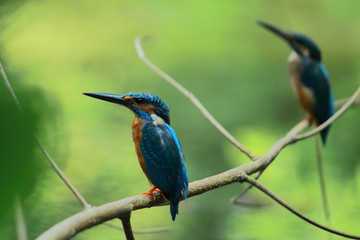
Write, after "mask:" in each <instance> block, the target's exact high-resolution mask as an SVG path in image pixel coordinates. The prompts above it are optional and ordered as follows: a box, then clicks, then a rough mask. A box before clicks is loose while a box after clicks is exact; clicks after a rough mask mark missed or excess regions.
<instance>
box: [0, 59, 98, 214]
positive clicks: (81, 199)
mask: <svg viewBox="0 0 360 240" xmlns="http://www.w3.org/2000/svg"><path fill="white" fill-rule="evenodd" d="M0 75H1V76H2V79H3V83H4V85H5V86H6V88H7V90H8V92H9V93H10V95H11V97H12V98H13V100H14V101H15V103H16V105H17V106H18V108H19V109H20V111H22V106H21V104H20V102H19V100H18V98H17V97H16V94H15V92H14V89H13V88H12V86H11V84H10V81H9V79H8V77H7V75H6V72H5V69H4V67H3V66H2V64H1V62H0ZM33 137H34V139H35V141H36V143H37V145H38V147H39V149H40V150H41V152H42V153H43V154H44V156H45V158H46V159H47V160H48V162H49V163H50V165H51V167H52V168H53V169H54V171H55V172H56V173H57V175H58V176H59V177H60V178H61V180H62V181H63V182H64V183H65V184H66V186H67V187H68V188H69V189H70V190H71V192H72V193H73V194H74V195H75V197H76V198H77V199H78V200H79V202H80V203H81V205H82V206H83V207H84V209H88V208H90V207H91V205H90V204H88V203H87V202H86V200H85V198H84V197H83V196H82V195H81V194H80V192H79V191H78V190H77V189H76V188H75V187H74V185H73V184H72V183H71V182H70V180H69V179H68V178H67V177H66V176H65V175H64V173H63V172H62V171H61V169H60V168H59V167H58V165H57V164H56V163H55V161H54V160H53V159H52V158H51V156H50V154H49V153H48V152H47V151H46V149H45V147H44V146H43V144H42V143H41V142H40V141H39V139H38V137H37V136H36V134H35V133H33Z"/></svg>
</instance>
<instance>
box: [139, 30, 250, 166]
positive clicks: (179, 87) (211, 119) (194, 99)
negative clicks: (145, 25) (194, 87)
mask: <svg viewBox="0 0 360 240" xmlns="http://www.w3.org/2000/svg"><path fill="white" fill-rule="evenodd" d="M144 39H149V36H146V37H137V38H136V39H135V48H136V52H137V54H138V56H139V58H140V59H141V60H142V61H143V62H144V63H145V64H146V65H147V66H148V67H149V68H150V69H151V70H153V71H154V72H155V73H156V74H158V75H159V76H160V77H162V78H163V79H164V80H165V81H167V82H168V83H170V84H171V85H172V86H174V87H175V88H176V89H177V90H178V91H179V92H181V93H182V94H184V95H185V97H187V98H188V99H189V100H190V101H191V102H192V103H193V104H194V105H195V107H197V108H198V109H199V111H200V112H201V113H202V114H203V115H204V117H205V118H206V119H207V120H208V121H209V122H210V123H211V124H212V125H213V126H214V127H215V128H216V129H217V130H218V131H219V132H220V133H221V134H222V135H223V136H224V137H225V138H226V139H228V140H229V141H230V142H231V143H232V144H233V145H234V146H235V147H237V148H238V149H239V150H240V151H241V152H243V153H244V154H245V155H246V156H248V157H249V158H250V159H252V160H255V159H256V156H255V155H254V154H253V153H251V152H250V150H248V149H247V148H246V147H245V146H243V145H242V144H241V143H240V142H239V141H237V140H236V139H235V137H234V136H232V135H231V134H230V133H229V132H228V131H227V130H226V129H225V128H224V127H223V126H222V125H221V124H220V123H219V122H218V121H217V120H216V119H215V118H214V116H213V115H211V113H210V112H209V111H208V110H207V109H206V108H205V107H204V105H203V104H202V103H201V102H200V100H199V99H198V98H197V97H195V96H194V95H193V94H192V93H191V92H190V91H189V90H187V89H186V88H185V87H183V86H182V85H181V84H179V83H178V82H177V81H176V80H175V79H173V78H172V77H170V76H169V75H168V74H166V73H165V72H164V71H162V70H161V69H160V68H159V67H157V66H156V65H155V64H154V63H153V62H152V61H151V60H149V59H148V58H147V56H146V55H145V52H144V50H143V49H142V46H141V42H142V40H144Z"/></svg>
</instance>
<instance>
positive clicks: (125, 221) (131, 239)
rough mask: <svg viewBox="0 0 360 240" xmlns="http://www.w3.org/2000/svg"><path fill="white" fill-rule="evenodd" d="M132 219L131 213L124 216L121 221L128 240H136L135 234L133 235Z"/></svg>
mask: <svg viewBox="0 0 360 240" xmlns="http://www.w3.org/2000/svg"><path fill="white" fill-rule="evenodd" d="M130 217H131V212H129V214H126V215H125V216H123V217H122V218H121V219H120V220H121V223H122V225H123V229H124V232H125V236H126V240H135V238H134V234H133V231H132V228H131V222H130Z"/></svg>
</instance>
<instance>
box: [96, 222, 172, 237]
mask: <svg viewBox="0 0 360 240" xmlns="http://www.w3.org/2000/svg"><path fill="white" fill-rule="evenodd" d="M103 225H105V226H108V227H111V228H114V229H117V230H120V231H124V228H122V227H120V226H117V225H115V224H112V223H108V222H105V223H103ZM171 230H172V228H170V227H158V228H149V229H133V230H132V231H133V233H134V234H152V233H162V232H169V231H171Z"/></svg>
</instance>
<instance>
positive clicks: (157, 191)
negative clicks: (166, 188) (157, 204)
mask: <svg viewBox="0 0 360 240" xmlns="http://www.w3.org/2000/svg"><path fill="white" fill-rule="evenodd" d="M159 194H161V196H162V195H163V194H162V192H161V191H160V189H158V188H157V187H153V188H151V189H150V190H149V191H147V192H143V193H141V195H150V196H151V198H152V199H156V197H157V196H159Z"/></svg>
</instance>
